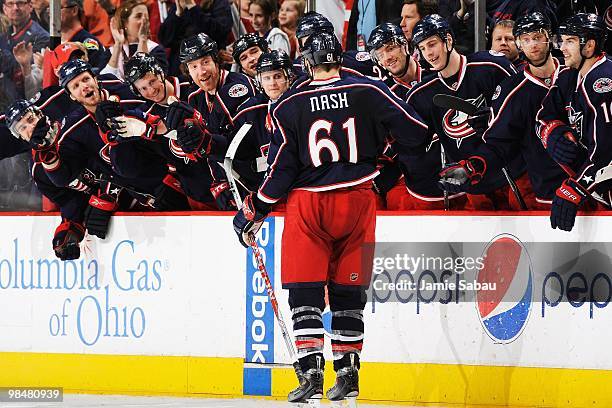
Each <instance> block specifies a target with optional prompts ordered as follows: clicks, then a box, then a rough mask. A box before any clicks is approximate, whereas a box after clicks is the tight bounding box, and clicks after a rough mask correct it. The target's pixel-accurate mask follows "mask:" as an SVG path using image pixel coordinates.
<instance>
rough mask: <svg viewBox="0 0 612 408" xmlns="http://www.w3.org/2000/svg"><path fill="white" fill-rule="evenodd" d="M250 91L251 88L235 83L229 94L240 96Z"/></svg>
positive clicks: (233, 96) (234, 96) (235, 96)
mask: <svg viewBox="0 0 612 408" xmlns="http://www.w3.org/2000/svg"><path fill="white" fill-rule="evenodd" d="M248 93H249V88H247V87H246V85H243V84H235V85H232V86H231V87H230V89H229V90H228V91H227V94H228V95H229V96H230V97H232V98H240V97H242V96H245V95H246V94H248Z"/></svg>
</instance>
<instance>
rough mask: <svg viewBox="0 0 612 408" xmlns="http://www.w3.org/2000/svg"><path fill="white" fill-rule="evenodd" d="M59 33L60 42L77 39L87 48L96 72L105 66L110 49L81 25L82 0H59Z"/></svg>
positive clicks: (90, 61)
mask: <svg viewBox="0 0 612 408" xmlns="http://www.w3.org/2000/svg"><path fill="white" fill-rule="evenodd" d="M61 5H62V11H61V35H62V43H64V42H68V41H72V42H75V41H78V42H80V43H82V44H83V45H84V46H85V48H87V54H88V56H89V63H90V64H91V65H92V67H93V68H94V70H96V69H97V71H96V73H98V72H99V71H100V70H101V69H102V68H104V67H105V66H106V64H107V63H108V60H109V58H110V56H111V54H110V51H109V50H108V49H106V47H104V45H103V44H102V43H101V42H100V41H99V40H98V39H97V38H96V37H95V36H94V35H92V34H91V33H90V32H89V31H87V30H85V29H84V28H83V26H82V25H81V17H82V16H83V1H82V0H61Z"/></svg>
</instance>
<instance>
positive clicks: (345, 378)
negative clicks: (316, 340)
mask: <svg viewBox="0 0 612 408" xmlns="http://www.w3.org/2000/svg"><path fill="white" fill-rule="evenodd" d="M336 375H337V377H336V384H334V386H333V387H332V388H330V389H329V390H328V391H327V394H326V395H327V399H328V400H330V401H341V400H343V399H345V398H355V397H357V396H358V395H359V370H357V368H356V367H355V366H350V367H344V368H341V369H340V370H338V372H337V373H336Z"/></svg>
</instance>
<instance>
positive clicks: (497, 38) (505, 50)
mask: <svg viewBox="0 0 612 408" xmlns="http://www.w3.org/2000/svg"><path fill="white" fill-rule="evenodd" d="M513 28H514V21H513V20H501V21H499V22H498V23H497V24H495V27H494V28H493V33H492V34H491V50H492V51H495V52H500V53H502V54H504V56H505V57H506V58H508V60H509V61H510V62H512V64H513V65H514V67H515V68H516V69H517V70H520V71H522V69H523V68H524V67H525V65H526V64H527V62H526V61H524V60H523V59H521V58H520V55H519V50H518V48H516V43H515V41H514V35H513V34H512V29H513Z"/></svg>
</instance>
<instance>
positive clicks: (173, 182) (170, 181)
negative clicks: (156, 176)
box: [163, 174, 184, 194]
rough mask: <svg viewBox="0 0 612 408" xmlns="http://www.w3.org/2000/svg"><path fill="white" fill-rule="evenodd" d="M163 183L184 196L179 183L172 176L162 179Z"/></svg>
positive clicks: (168, 175)
mask: <svg viewBox="0 0 612 408" xmlns="http://www.w3.org/2000/svg"><path fill="white" fill-rule="evenodd" d="M163 183H164V184H165V185H167V186H168V187H170V188H171V189H173V190H174V191H176V192H177V193H181V194H184V193H183V189H182V187H181V182H180V181H178V180H177V179H176V178H175V177H174V176H173V175H172V174H167V175H166V177H164V180H163Z"/></svg>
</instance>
